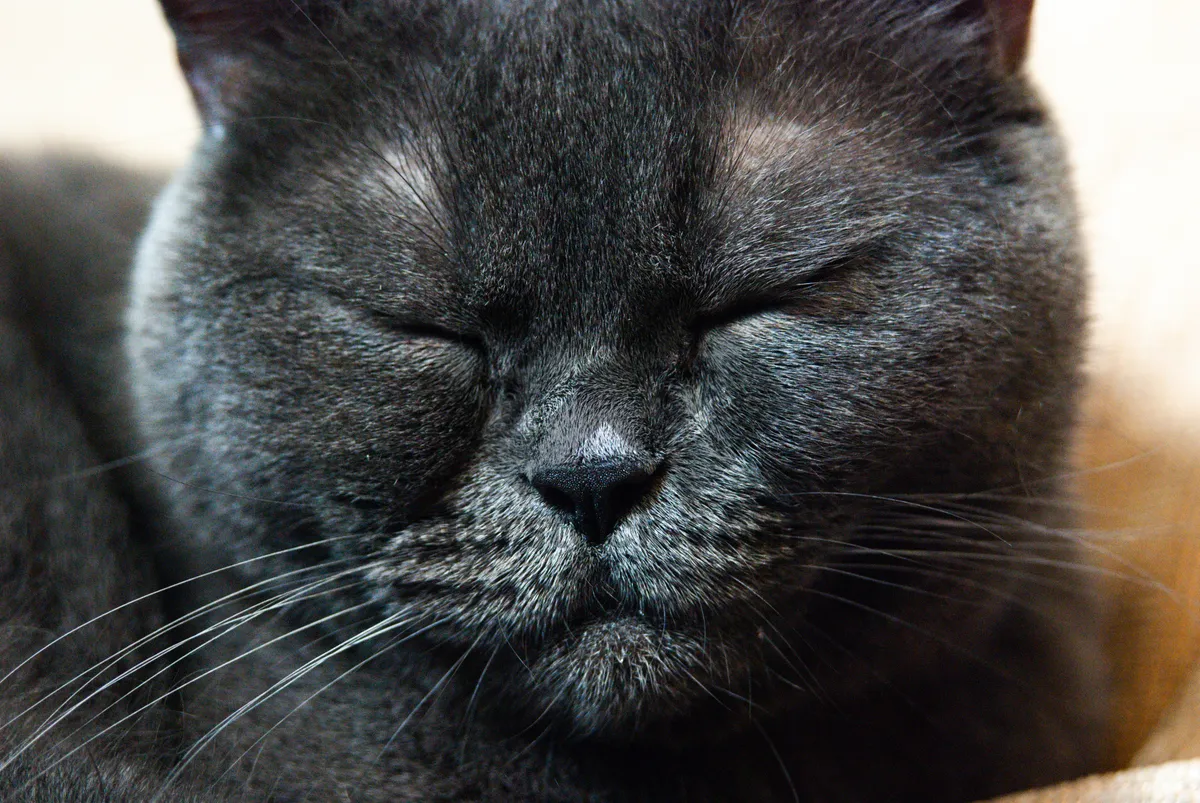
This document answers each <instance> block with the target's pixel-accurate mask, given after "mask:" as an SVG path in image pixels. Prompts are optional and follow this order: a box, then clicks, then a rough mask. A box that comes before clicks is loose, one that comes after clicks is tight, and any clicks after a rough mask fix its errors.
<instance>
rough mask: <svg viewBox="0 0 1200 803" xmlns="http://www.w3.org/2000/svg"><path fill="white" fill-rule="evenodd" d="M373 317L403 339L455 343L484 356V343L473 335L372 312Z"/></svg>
mask: <svg viewBox="0 0 1200 803" xmlns="http://www.w3.org/2000/svg"><path fill="white" fill-rule="evenodd" d="M371 316H372V317H373V318H375V320H376V321H377V322H379V323H380V324H381V325H382V327H383V328H384V329H386V330H387V331H389V332H391V333H394V334H398V335H401V336H403V337H410V338H414V339H421V340H437V341H440V342H443V343H455V344H457V345H460V346H464V347H466V348H469V349H471V350H472V351H476V352H478V353H480V354H483V353H484V351H485V349H484V344H483V341H482V340H480V339H479V338H477V337H474V336H471V335H464V334H462V333H461V332H456V331H454V330H453V329H446V328H444V327H442V326H438V325H437V324H431V323H424V322H413V321H402V320H397V319H396V318H393V317H391V316H389V315H386V314H384V313H381V312H375V311H372V312H371Z"/></svg>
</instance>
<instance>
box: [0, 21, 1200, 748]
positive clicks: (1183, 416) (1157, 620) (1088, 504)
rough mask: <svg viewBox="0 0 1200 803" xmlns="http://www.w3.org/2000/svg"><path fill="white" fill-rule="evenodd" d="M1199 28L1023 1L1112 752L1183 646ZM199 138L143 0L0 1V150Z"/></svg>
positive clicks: (1193, 365)
mask: <svg viewBox="0 0 1200 803" xmlns="http://www.w3.org/2000/svg"><path fill="white" fill-rule="evenodd" d="M1197 42H1200V2H1196V0H1140V2H1137V3H1133V2H1130V0H1038V2H1037V9H1036V16H1035V22H1034V28H1033V42H1032V51H1031V58H1030V62H1029V69H1030V71H1031V73H1032V76H1033V78H1034V80H1035V82H1036V83H1037V84H1038V85H1039V86H1040V87H1041V88H1042V90H1043V91H1044V93H1045V95H1046V97H1047V99H1048V101H1049V103H1050V105H1051V106H1052V108H1053V109H1054V111H1055V113H1056V115H1057V117H1058V119H1059V121H1060V123H1061V125H1062V128H1063V130H1064V133H1065V134H1066V137H1067V140H1068V142H1069V145H1070V150H1071V154H1072V162H1073V167H1074V174H1075V181H1076V184H1077V187H1078V189H1079V192H1080V200H1081V205H1082V209H1083V214H1084V232H1085V237H1086V241H1087V247H1088V251H1089V254H1090V259H1091V266H1092V272H1093V290H1092V299H1091V305H1092V311H1093V321H1094V325H1093V331H1092V340H1093V347H1092V351H1091V357H1090V360H1089V371H1090V374H1091V377H1092V382H1091V390H1090V392H1089V397H1088V402H1087V407H1086V424H1085V427H1084V429H1083V433H1082V436H1081V439H1080V464H1081V471H1080V485H1081V489H1082V492H1083V500H1082V507H1083V510H1084V511H1085V515H1086V517H1087V521H1086V524H1087V525H1088V527H1089V528H1090V530H1091V531H1092V532H1093V533H1094V535H1093V543H1095V544H1096V546H1097V555H1098V557H1099V560H1100V561H1101V562H1102V563H1104V564H1105V565H1106V566H1107V567H1108V568H1110V569H1111V570H1112V572H1113V574H1114V575H1115V576H1119V577H1121V578H1125V579H1124V580H1117V581H1114V582H1113V589H1112V591H1113V593H1112V598H1113V600H1114V602H1113V606H1114V610H1115V613H1116V616H1115V617H1114V621H1115V622H1116V624H1115V626H1114V630H1113V650H1114V654H1115V655H1116V656H1117V660H1118V682H1119V687H1120V689H1121V695H1122V707H1123V710H1124V714H1123V716H1122V720H1121V734H1120V737H1119V744H1118V747H1117V755H1116V756H1115V758H1114V761H1124V760H1125V759H1127V758H1128V757H1129V756H1130V755H1132V754H1133V752H1134V750H1135V749H1136V748H1137V747H1138V746H1139V744H1140V743H1141V742H1142V741H1143V739H1144V737H1145V734H1146V733H1147V732H1148V731H1149V729H1150V728H1151V727H1152V726H1153V725H1154V723H1155V721H1156V720H1157V719H1158V717H1159V716H1160V713H1161V711H1163V710H1164V707H1165V706H1167V705H1168V703H1169V702H1170V701H1171V699H1172V698H1173V697H1175V696H1176V695H1177V694H1178V693H1179V692H1178V689H1179V688H1180V682H1181V680H1182V679H1183V678H1184V677H1185V676H1186V674H1187V671H1188V667H1189V666H1190V665H1191V664H1192V663H1193V661H1194V659H1195V657H1196V655H1197V647H1198V645H1200V629H1198V628H1197V620H1198V618H1200V616H1198V614H1197V611H1198V610H1200V608H1198V607H1197V604H1196V601H1197V600H1198V599H1200V557H1198V556H1200V248H1198V247H1197V246H1196V244H1195V242H1194V240H1195V239H1196V235H1197V233H1198V231H1197V230H1198V229H1200V202H1198V201H1197V197H1198V196H1200V47H1198V46H1197ZM197 135H198V123H197V119H196V116H195V114H194V112H193V111H192V108H191V103H190V98H189V96H188V92H187V89H186V87H185V85H184V84H183V82H182V80H181V78H180V76H179V74H178V71H177V69H176V66H175V59H174V50H173V46H172V43H171V41H170V35H169V32H168V31H167V29H166V26H165V25H164V23H163V21H162V18H161V16H160V13H159V10H158V6H157V3H155V2H154V0H0V150H3V151H10V152H11V151H23V152H35V151H38V150H44V149H48V148H49V149H57V150H62V149H70V150H76V151H78V150H83V151H87V152H94V153H97V154H101V155H103V156H106V157H109V158H113V159H117V160H121V161H124V162H128V163H133V164H140V165H147V166H155V167H164V166H167V167H169V166H171V165H174V164H177V163H178V162H179V161H181V160H182V159H183V158H184V156H185V155H186V153H187V152H188V149H189V148H190V146H191V144H192V143H193V142H194V141H195V139H196V137H197ZM1147 578H1153V582H1155V583H1157V582H1161V583H1162V584H1163V585H1164V586H1166V589H1167V590H1164V589H1162V588H1155V587H1154V586H1153V584H1152V583H1150V582H1148V580H1147ZM1151 752H1153V751H1151ZM1155 757H1156V758H1159V759H1161V758H1163V756H1155ZM1167 757H1169V756H1167Z"/></svg>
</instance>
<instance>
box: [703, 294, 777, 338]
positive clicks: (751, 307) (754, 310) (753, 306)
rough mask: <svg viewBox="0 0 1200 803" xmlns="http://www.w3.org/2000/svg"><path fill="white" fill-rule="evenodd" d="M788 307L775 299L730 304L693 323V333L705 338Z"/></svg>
mask: <svg viewBox="0 0 1200 803" xmlns="http://www.w3.org/2000/svg"><path fill="white" fill-rule="evenodd" d="M785 310H786V305H785V304H784V303H783V302H781V301H779V300H778V299H773V298H757V299H756V298H748V299H746V300H744V301H739V302H737V303H735V304H730V305H727V306H725V307H721V308H720V309H717V310H714V311H712V312H706V313H702V314H700V315H699V316H697V317H696V319H695V320H694V321H693V322H692V331H693V332H695V334H696V337H698V338H699V337H703V336H704V334H705V333H706V332H711V331H712V330H714V329H720V328H722V327H725V326H729V325H730V324H733V323H737V322H738V321H743V320H745V319H747V318H753V317H755V316H757V315H764V314H767V313H771V312H784V311H785Z"/></svg>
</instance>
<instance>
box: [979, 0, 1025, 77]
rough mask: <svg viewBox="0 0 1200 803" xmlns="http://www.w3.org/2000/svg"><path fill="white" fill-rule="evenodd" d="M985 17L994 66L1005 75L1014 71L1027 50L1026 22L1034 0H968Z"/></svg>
mask: <svg viewBox="0 0 1200 803" xmlns="http://www.w3.org/2000/svg"><path fill="white" fill-rule="evenodd" d="M969 4H970V5H974V6H975V7H976V9H977V11H978V12H979V13H983V14H985V15H986V16H987V19H988V22H989V27H990V30H991V41H990V45H991V49H992V56H993V58H994V59H995V63H996V66H997V67H998V68H999V69H1000V70H1002V71H1003V72H1004V73H1006V74H1012V73H1015V72H1017V70H1019V69H1020V68H1021V65H1022V64H1023V63H1024V62H1025V53H1026V51H1027V50H1028V49H1029V23H1030V20H1031V19H1032V17H1033V0H969Z"/></svg>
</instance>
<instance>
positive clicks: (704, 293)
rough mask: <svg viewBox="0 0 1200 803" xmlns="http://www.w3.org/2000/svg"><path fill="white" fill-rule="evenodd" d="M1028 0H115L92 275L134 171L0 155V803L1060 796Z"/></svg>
mask: <svg viewBox="0 0 1200 803" xmlns="http://www.w3.org/2000/svg"><path fill="white" fill-rule="evenodd" d="M1029 5H1030V4H1029V3H1028V2H1027V1H1025V0H986V1H985V0H958V1H953V0H945V2H933V1H932V0H903V1H902V2H896V1H895V0H889V1H888V2H883V1H882V0H791V1H789V2H782V1H779V2H767V1H766V0H763V1H762V2H755V0H745V2H728V1H727V0H723V1H722V2H717V1H716V0H711V1H706V2H687V3H683V2H671V1H670V0H657V1H656V2H640V3H634V2H626V1H625V0H606V2H585V0H559V2H550V0H544V1H543V0H527V1H526V2H500V0H477V1H473V2H464V3H442V2H434V1H433V0H363V1H362V2H355V3H351V2H336V1H335V0H307V2H300V0H297V1H296V2H291V1H290V0H288V1H287V2H284V1H283V0H252V1H248V0H240V2H232V1H229V2H223V1H222V0H164V2H163V7H164V10H165V12H166V14H167V16H168V19H169V20H170V22H171V24H172V27H173V28H174V30H175V32H176V36H177V39H178V46H179V54H180V62H181V64H182V66H183V68H184V70H185V72H186V74H187V76H188V79H189V82H190V85H191V87H192V90H193V94H194V96H195V98H196V100H197V103H198V105H199V108H200V110H201V112H202V115H203V117H204V120H205V124H206V133H205V136H204V138H203V141H202V142H201V144H200V146H199V148H198V150H197V152H196V154H195V155H194V157H193V159H192V160H191V162H190V163H189V164H188V165H187V166H186V167H185V168H184V169H183V170H182V171H181V172H180V173H179V174H178V175H177V176H176V177H175V178H174V179H173V180H172V181H171V182H170V184H169V185H168V186H167V187H166V189H165V190H164V191H163V192H162V194H161V196H160V197H159V198H158V200H157V202H156V203H155V205H154V209H153V213H152V214H151V215H150V222H149V226H148V228H147V230H146V233H145V234H144V236H143V237H142V238H141V240H140V244H139V245H138V246H137V249H136V258H134V259H133V260H132V262H133V269H132V274H128V273H127V272H126V267H125V266H126V265H127V264H128V261H129V256H130V253H131V245H130V243H131V241H132V239H133V237H134V233H133V232H134V230H135V228H136V227H137V226H138V225H139V224H138V222H137V221H139V219H140V216H141V211H142V209H143V205H144V204H145V199H146V198H148V197H149V196H150V195H151V194H152V192H153V189H152V188H153V187H154V186H155V185H154V182H153V180H152V179H147V178H143V177H131V176H125V175H122V174H119V173H115V172H112V171H110V170H108V169H107V168H102V167H99V166H94V165H86V164H79V163H64V162H62V161H59V162H56V163H53V164H41V165H36V164H35V165H30V164H15V163H14V164H9V165H7V166H6V167H5V168H4V175H3V183H4V186H5V189H4V195H3V198H2V203H0V207H2V208H3V216H4V217H3V230H2V231H3V237H4V239H3V241H0V246H2V250H0V313H3V319H2V321H0V323H2V324H3V329H0V349H2V353H0V359H2V360H3V361H4V376H5V382H4V385H3V387H0V404H2V405H3V419H2V420H3V422H4V423H3V427H4V429H3V441H2V442H0V538H2V539H3V540H0V548H2V549H3V550H4V552H3V555H2V556H0V557H2V558H3V562H2V563H0V583H2V584H3V588H2V589H0V605H2V606H3V609H2V610H3V615H4V621H5V622H6V623H7V625H6V627H5V630H4V631H3V634H4V640H5V641H4V645H3V650H2V651H0V661H2V662H3V663H2V668H0V699H2V700H3V703H2V705H0V716H2V717H3V719H2V720H0V725H2V726H3V727H2V728H0V734H2V736H0V790H3V791H4V794H5V799H18V800H20V799H31V800H130V799H133V800H143V799H146V800H149V799H158V800H187V799H192V800H278V801H298V800H322V801H323V800H354V801H391V800H530V801H549V800H564V801H566V800H584V799H587V800H597V801H635V800H647V801H650V800H653V801H671V800H678V801H682V800H701V801H707V800H763V801H769V800H802V801H857V802H859V803H870V802H872V801H931V802H933V801H969V800H973V799H977V798H981V797H985V796H989V795H995V794H1000V793H1003V792H1006V791H1010V790H1014V789H1019V788H1023V787H1026V786H1031V785H1035V784H1042V783H1049V782H1052V781H1055V780H1059V779H1064V778H1068V777H1072V776H1075V775H1079V774H1081V773H1084V772H1086V771H1089V770H1092V769H1095V767H1096V764H1097V761H1098V757H1099V755H1100V754H1101V734H1102V732H1103V720H1104V715H1105V702H1104V684H1103V678H1104V670H1103V666H1102V665H1101V662H1100V661H1099V660H1098V658H1097V655H1098V634H1099V622H1098V616H1097V611H1096V605H1095V602H1094V598H1093V594H1092V590H1091V588H1090V586H1089V584H1088V583H1087V582H1086V579H1085V578H1086V575H1087V573H1086V570H1085V567H1084V566H1083V565H1082V563H1081V560H1080V557H1079V545H1078V544H1077V543H1076V540H1075V536H1073V535H1072V530H1071V524H1072V522H1071V519H1070V516H1069V515H1068V510H1069V507H1070V506H1069V504H1068V503H1067V494H1068V489H1066V487H1065V485H1066V483H1065V482H1064V480H1063V477H1064V476H1066V475H1067V474H1068V465H1067V463H1066V450H1067V447H1068V444H1069V441H1070V437H1071V427H1072V423H1073V418H1074V415H1075V401H1076V391H1077V385H1078V368H1079V361H1080V341H1081V318H1082V315H1081V311H1080V308H1081V300H1082V287H1081V278H1080V264H1079V256H1078V253H1077V248H1076V242H1075V232H1074V223H1073V211H1072V205H1071V199H1070V196H1069V193H1068V192H1067V190H1066V188H1065V179H1064V170H1063V166H1062V164H1063V160H1062V156H1061V154H1060V152H1059V146H1058V142H1057V139H1056V137H1055V134H1054V132H1053V130H1052V127H1051V126H1050V125H1049V124H1048V122H1047V121H1046V119H1045V116H1044V113H1043V112H1042V110H1041V108H1040V106H1039V105H1038V102H1037V100H1036V98H1035V97H1034V96H1033V94H1032V93H1031V91H1030V89H1029V88H1028V87H1027V86H1026V84H1025V83H1024V81H1023V79H1022V77H1021V75H1020V63H1021V58H1022V54H1023V50H1024V44H1025V37H1026V32H1027V28H1028V20H1029V12H1030V8H1029ZM102 460H108V461H110V462H108V463H102V462H100V461H102ZM118 469H120V470H118Z"/></svg>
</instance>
